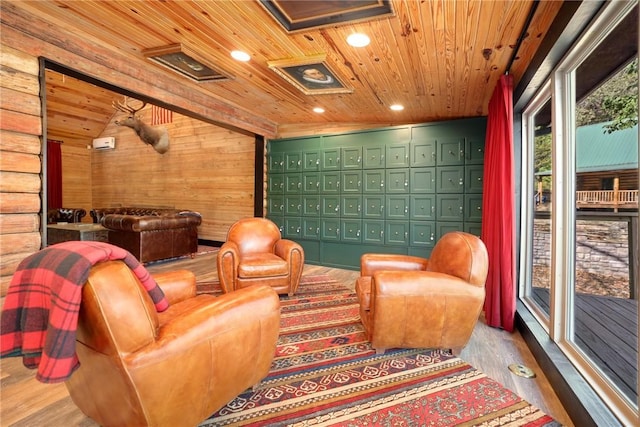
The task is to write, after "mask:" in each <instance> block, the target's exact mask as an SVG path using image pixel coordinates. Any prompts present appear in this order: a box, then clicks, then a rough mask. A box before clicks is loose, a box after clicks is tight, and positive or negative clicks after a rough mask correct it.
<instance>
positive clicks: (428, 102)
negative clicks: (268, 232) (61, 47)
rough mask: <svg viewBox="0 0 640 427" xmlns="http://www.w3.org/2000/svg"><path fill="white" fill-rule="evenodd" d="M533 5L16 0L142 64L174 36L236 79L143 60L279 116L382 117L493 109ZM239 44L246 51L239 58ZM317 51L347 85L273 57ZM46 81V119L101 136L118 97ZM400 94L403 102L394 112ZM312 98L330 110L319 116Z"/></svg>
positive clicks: (525, 48)
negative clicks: (315, 6)
mask: <svg viewBox="0 0 640 427" xmlns="http://www.w3.org/2000/svg"><path fill="white" fill-rule="evenodd" d="M276 3H278V2H276ZM280 3H283V2H280ZM326 3H344V2H326ZM374 3H375V2H374ZM532 4H533V2H532V1H529V0H526V1H524V0H523V1H478V0H476V1H470V0H469V1H467V0H448V1H443V0H423V1H417V0H391V2H390V5H391V8H392V15H387V16H381V17H375V18H368V19H364V20H358V19H356V20H354V21H349V22H346V23H335V24H331V25H329V26H321V27H315V28H309V29H302V30H297V31H292V32H289V31H287V30H286V29H285V28H284V27H283V25H281V24H280V23H279V22H277V21H276V20H275V19H274V17H273V16H272V15H271V14H270V13H269V12H268V11H267V9H266V8H265V7H263V4H261V2H259V1H257V0H255V1H248V0H244V1H176V2H173V1H162V2H160V1H86V0H85V1H81V2H79V1H59V0H58V1H17V2H15V3H14V6H15V7H17V8H20V9H24V10H25V11H27V12H28V13H30V14H32V15H36V16H37V17H38V18H40V19H43V20H45V21H48V22H51V23H52V24H54V25H56V26H57V27H59V28H61V29H66V30H71V31H73V32H74V33H76V34H84V35H86V38H87V40H91V41H93V42H94V43H98V44H100V45H103V46H106V47H109V48H110V49H113V50H117V51H118V53H120V54H126V55H129V56H131V57H135V59H136V60H137V61H139V60H140V59H141V58H142V59H144V58H145V56H144V54H143V52H144V51H145V50H148V49H153V48H157V47H161V46H166V45H172V44H177V43H179V44H181V45H182V46H183V47H184V49H185V50H188V51H189V52H191V53H192V56H195V57H197V59H198V60H199V61H201V62H203V63H204V64H206V65H207V66H210V67H212V68H215V69H216V70H219V71H222V72H223V73H225V74H228V75H230V76H232V77H231V78H230V79H228V80H224V81H211V82H199V83H197V82H192V81H190V80H189V79H188V78H186V77H184V76H181V75H179V74H177V73H175V72H172V71H170V70H166V69H164V68H162V67H160V66H159V65H156V64H155V63H153V62H151V61H148V60H147V59H145V61H147V63H148V66H149V67H158V69H159V70H161V72H163V73H167V77H169V78H171V79H175V81H176V83H177V84H182V85H193V86H194V90H204V91H206V92H207V93H209V94H210V95H211V96H212V97H214V98H215V99H218V100H224V101H225V102H227V103H229V104H231V105H233V106H234V107H236V108H239V109H242V110H246V111H248V112H251V113H252V114H255V115H257V116H259V117H263V118H264V119H266V120H269V121H271V122H273V123H275V124H276V125H280V126H282V125H291V124H302V123H304V124H307V125H322V124H327V125H328V124H332V125H333V124H337V123H345V124H354V123H362V124H379V125H382V126H386V125H393V124H405V123H419V122H429V121H436V120H446V119H454V118H462V117H474V116H482V115H486V114H487V105H488V103H489V99H490V97H491V93H492V91H493V88H494V86H495V84H496V81H497V79H498V77H499V76H500V75H501V74H503V73H504V72H505V71H506V69H507V66H508V64H509V62H510V60H511V57H512V55H513V54H514V48H515V46H516V45H517V41H518V38H519V36H520V34H521V32H522V31H523V28H524V27H525V25H526V22H527V17H528V14H529V12H530V10H531V7H532ZM561 4H562V2H560V1H542V2H540V3H539V4H538V7H537V9H536V13H535V15H534V16H533V18H532V20H531V22H530V24H529V26H528V28H527V30H526V32H525V37H524V39H523V41H522V45H521V47H520V49H519V50H518V52H517V55H516V57H515V60H514V61H513V65H512V67H511V70H510V73H511V74H512V75H513V77H514V82H515V84H516V85H517V83H518V81H519V80H520V78H521V77H522V74H523V72H524V71H525V69H526V68H527V66H528V65H529V63H530V61H531V59H532V57H533V55H534V54H535V52H536V50H537V49H538V47H539V46H540V43H541V42H542V39H543V38H544V36H545V34H546V32H547V31H548V28H549V26H550V24H551V22H552V21H553V19H554V17H555V15H556V13H557V11H558V10H559V8H560V6H561ZM355 32H361V33H366V34H367V35H368V36H369V37H370V39H371V43H370V45H369V46H367V47H363V48H355V47H352V46H350V45H349V44H347V42H346V38H347V36H349V35H350V34H352V33H355ZM236 49H238V50H242V51H245V52H247V53H249V55H250V57H251V59H250V60H249V61H248V62H239V61H236V60H234V59H232V58H231V56H230V53H231V51H233V50H236ZM314 55H324V58H326V59H325V60H324V61H323V63H324V64H325V65H326V66H327V67H328V68H329V69H330V71H331V72H332V73H333V74H335V77H337V78H338V79H340V80H341V81H342V82H343V84H344V86H346V87H347V88H349V89H351V90H352V91H351V92H350V93H333V94H305V93H303V91H301V90H300V89H299V88H297V87H295V86H294V85H293V84H291V83H290V82H289V81H287V80H285V78H283V77H282V76H281V75H280V74H278V73H276V72H275V71H274V70H273V69H271V68H270V67H269V65H268V64H269V62H272V61H280V60H292V61H293V63H295V62H296V61H298V60H299V61H300V62H304V58H307V57H310V56H314ZM47 85H48V87H47V114H48V118H49V125H50V126H53V127H57V129H56V134H60V135H63V136H64V135H69V137H70V138H71V137H73V134H82V135H81V136H82V138H84V137H85V136H86V137H90V138H91V137H94V136H95V135H97V134H99V133H100V131H102V127H101V126H104V123H105V122H106V121H108V120H109V119H110V118H111V116H112V114H113V110H112V109H111V102H112V101H113V100H114V99H116V98H119V95H114V93H112V92H109V91H107V90H104V89H100V88H98V87H96V86H92V85H90V86H84V85H85V83H83V82H79V81H76V80H75V79H71V78H68V77H65V76H62V75H60V74H57V73H50V75H49V74H48V76H47ZM75 85H77V86H75ZM87 103H88V106H87ZM396 103H398V104H402V105H404V110H402V111H391V110H390V109H389V107H390V106H391V105H392V104H396ZM314 107H322V108H324V110H325V112H324V113H323V114H317V113H314V112H313V111H312V109H313V108H314ZM101 123H102V125H101Z"/></svg>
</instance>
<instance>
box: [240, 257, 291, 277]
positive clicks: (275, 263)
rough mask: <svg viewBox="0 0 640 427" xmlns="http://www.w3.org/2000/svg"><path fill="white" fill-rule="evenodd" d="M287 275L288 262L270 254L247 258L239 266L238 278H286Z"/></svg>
mask: <svg viewBox="0 0 640 427" xmlns="http://www.w3.org/2000/svg"><path fill="white" fill-rule="evenodd" d="M287 274H289V265H288V264H287V262H286V261H285V260H283V259H282V258H280V257H279V256H277V255H274V254H269V253H266V254H256V255H250V256H245V257H243V258H242V259H241V260H240V264H239V265H238V277H240V278H241V279H246V278H252V277H270V276H286V275H287Z"/></svg>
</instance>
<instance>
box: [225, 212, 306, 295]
mask: <svg viewBox="0 0 640 427" xmlns="http://www.w3.org/2000/svg"><path fill="white" fill-rule="evenodd" d="M217 265H218V278H219V279H220V286H221V287H222V289H223V291H224V292H231V291H234V290H236V289H241V288H245V287H247V286H252V285H268V286H270V287H271V288H273V289H274V290H275V291H276V292H278V293H279V294H288V295H290V296H291V295H293V294H294V293H295V292H296V290H297V289H298V285H299V284H300V277H301V276H302V270H303V268H304V251H303V249H302V247H301V246H300V245H299V244H298V243H296V242H294V241H292V240H288V239H283V238H282V236H281V234H280V229H279V228H278V226H277V225H275V224H274V223H273V222H272V221H270V220H268V219H266V218H244V219H241V220H239V221H237V222H236V223H234V224H233V225H232V226H231V227H230V228H229V231H228V232H227V240H226V242H225V243H224V244H223V245H222V247H221V248H220V251H219V252H218V258H217Z"/></svg>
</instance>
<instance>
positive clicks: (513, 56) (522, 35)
mask: <svg viewBox="0 0 640 427" xmlns="http://www.w3.org/2000/svg"><path fill="white" fill-rule="evenodd" d="M539 2H540V1H539V0H534V1H533V3H532V4H531V9H530V10H529V15H528V16H527V20H526V21H525V23H524V27H523V28H522V31H521V32H520V35H519V36H518V41H517V42H516V47H515V48H514V49H513V53H512V54H511V58H510V59H509V65H507V69H506V70H505V71H504V73H505V74H509V72H510V71H511V66H512V65H513V61H515V59H516V55H517V54H518V51H519V50H520V45H522V41H523V40H524V38H525V35H526V34H527V31H528V30H529V25H531V21H532V20H533V15H534V14H535V13H536V9H538V3H539Z"/></svg>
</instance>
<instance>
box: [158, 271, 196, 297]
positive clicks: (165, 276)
mask: <svg viewBox="0 0 640 427" xmlns="http://www.w3.org/2000/svg"><path fill="white" fill-rule="evenodd" d="M152 276H153V278H154V280H155V281H156V283H157V284H158V286H159V287H160V289H162V292H164V296H165V297H166V298H167V301H169V304H176V303H179V302H180V301H184V300H186V299H189V298H193V297H195V296H196V276H195V275H194V274H193V273H192V272H191V271H189V270H174V271H167V272H163V273H156V274H152Z"/></svg>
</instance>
